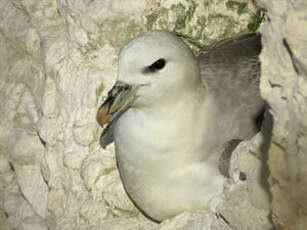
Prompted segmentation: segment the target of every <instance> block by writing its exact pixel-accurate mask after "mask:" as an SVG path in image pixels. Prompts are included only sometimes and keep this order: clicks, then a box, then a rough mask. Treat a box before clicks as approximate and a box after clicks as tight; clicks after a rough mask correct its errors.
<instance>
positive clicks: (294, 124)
mask: <svg viewBox="0 0 307 230" xmlns="http://www.w3.org/2000/svg"><path fill="white" fill-rule="evenodd" d="M274 2H275V3H274ZM274 2H273V1H272V2H271V1H265V0H259V1H258V4H259V5H260V6H261V7H263V8H265V9H266V14H267V15H268V17H269V19H270V20H268V19H267V21H266V22H265V25H264V26H263V27H262V29H261V31H262V33H263V35H264V37H263V43H264V51H263V54H262V56H261V60H262V61H263V65H262V71H263V80H262V83H261V84H262V85H261V87H262V95H263V96H264V98H266V100H267V101H268V103H269V104H270V106H271V112H272V114H273V117H274V129H273V136H272V144H271V146H270V151H269V161H268V162H269V166H270V177H271V178H272V179H271V182H272V183H271V187H270V192H271V194H272V197H273V198H271V195H270V193H269V192H268V188H269V184H268V183H267V182H263V180H265V181H266V179H267V177H268V174H265V175H263V168H265V166H264V165H266V164H265V162H266V157H265V156H263V149H262V147H261V146H262V145H263V139H265V138H266V136H267V135H266V134H258V135H257V136H255V137H254V138H253V139H252V140H251V141H249V142H244V143H240V144H239V146H238V148H237V149H236V150H235V152H234V153H233V157H232V159H231V166H230V179H229V181H228V182H227V184H226V185H225V192H224V194H223V196H222V203H221V204H220V206H219V215H215V214H213V213H211V212H210V211H203V212H198V211H197V212H193V213H183V214H181V215H179V216H177V217H175V218H174V219H171V220H167V221H165V222H163V223H161V224H159V225H158V224H156V223H153V222H151V221H150V220H148V219H146V218H145V217H143V215H142V214H141V213H140V212H139V211H138V210H137V209H136V208H135V207H134V205H133V204H132V203H131V201H130V200H129V198H128V197H127V196H126V194H125V192H124V190H123V187H122V184H121V182H120V179H119V175H118V171H117V169H116V163H115V159H114V150H113V147H112V146H110V147H109V148H107V149H106V150H103V149H101V148H100V146H99V144H98V140H99V135H100V132H101V129H100V128H99V127H98V125H97V124H96V121H95V115H96V111H97V107H98V106H99V104H100V103H101V102H102V100H103V99H104V97H105V95H106V93H107V91H108V90H109V89H110V87H111V85H112V84H113V82H114V81H115V78H116V73H117V53H118V50H119V48H120V46H121V45H122V44H123V43H124V42H125V41H126V40H128V39H130V38H132V37H133V36H135V35H137V34H139V33H141V32H143V31H147V30H151V29H165V30H170V31H174V32H176V33H179V34H184V35H188V36H189V37H191V38H193V39H194V40H195V41H198V42H199V43H201V44H204V45H206V44H210V43H212V42H213V41H216V40H219V39H222V38H225V37H229V36H232V35H234V34H237V33H243V32H248V31H253V30H255V29H257V26H258V24H259V22H260V21H261V14H260V13H259V11H257V8H255V7H254V6H253V4H252V1H248V0H240V1H239V0H237V1H232V0H223V1H220V0H213V1H211V0H210V1H207V0H205V1H203V0H192V1H186V0H180V1H171V0H140V1H135V0H127V1H121V0H105V1H99V0H94V1H93V0H83V1H81V0H66V1H64V0H58V1H55V0H42V1H35V0H1V1H0V79H1V80H0V118H1V119H0V229H35V230H36V229H116V230H118V229H211V230H214V229H219V230H220V229H222V230H223V229H224V230H230V229H247V228H248V229H269V228H270V227H271V222H270V220H269V216H270V213H271V207H272V213H273V217H274V218H273V219H274V222H275V223H276V224H279V225H280V226H283V227H285V229H299V227H300V226H304V220H305V219H304V218H303V217H304V215H305V214H306V209H304V207H306V206H304V205H305V202H306V200H307V199H306V195H305V194H307V193H306V192H305V191H304V189H305V188H306V185H305V183H306V182H305V179H304V178H305V175H306V170H305V167H304V165H305V162H306V160H305V156H306V145H307V144H306V119H304V115H305V114H306V108H307V107H306V106H307V105H306V92H307V89H306V73H307V66H306V63H307V60H306V54H307V51H306V38H307V36H306V28H307V25H306V15H307V13H306V3H304V1H303V0H301V1H299V0H298V1H290V0H288V1H287V0H283V1H278V3H277V1H274ZM279 2H280V3H279ZM193 48H195V49H196V47H193ZM264 170H267V169H266V168H265V169H264ZM271 199H272V206H271ZM251 216H252V218H251ZM293 226H295V227H293ZM292 227H293V228H292ZM301 229H303V228H301Z"/></svg>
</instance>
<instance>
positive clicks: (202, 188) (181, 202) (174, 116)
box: [97, 31, 262, 221]
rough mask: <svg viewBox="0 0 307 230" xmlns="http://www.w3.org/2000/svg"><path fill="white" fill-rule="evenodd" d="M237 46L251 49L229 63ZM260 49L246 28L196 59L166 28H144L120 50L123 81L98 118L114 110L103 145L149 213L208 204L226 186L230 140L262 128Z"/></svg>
mask: <svg viewBox="0 0 307 230" xmlns="http://www.w3.org/2000/svg"><path fill="white" fill-rule="evenodd" d="M244 36H245V37H244ZM240 42H241V43H242V44H243V46H242V44H236V43H240ZM248 42H249V43H251V44H252V45H253V46H254V47H249V46H250V45H249V44H248ZM254 43H259V45H258V44H254ZM235 45H237V46H238V45H240V46H242V47H244V45H245V46H248V49H250V50H249V51H247V54H245V53H246V52H242V51H237V52H238V53H236V54H235V55H234V54H233V55H234V57H233V59H232V60H228V61H227V59H229V57H227V55H228V56H229V55H231V54H228V53H229V52H233V51H231V49H236V47H235ZM231 46H234V47H233V48H232V47H231ZM219 47H220V48H219ZM225 48H226V49H225ZM219 49H220V51H219ZM223 49H224V51H225V52H223ZM229 49H230V51H229ZM217 51H219V52H217ZM214 52H216V53H217V54H214ZM240 52H242V55H241V56H242V57H241V56H240ZM259 52H260V37H259V35H257V34H249V35H243V36H241V37H238V38H236V39H231V40H226V41H224V42H220V43H218V44H216V45H215V46H212V47H208V48H206V49H204V50H202V51H200V53H199V54H198V57H197V58H196V57H195V56H194V54H193V53H192V52H191V51H190V49H189V48H188V47H187V46H186V45H185V44H184V43H183V42H182V41H181V40H180V39H179V38H178V37H176V36H175V35H173V34H171V33H168V32H163V31H152V32H148V33H145V34H143V35H141V36H139V37H137V38H135V39H133V40H132V41H130V42H129V43H127V44H126V45H125V46H124V47H123V48H122V49H121V51H120V55H119V73H118V79H117V81H118V83H117V84H116V85H115V86H114V88H113V89H112V91H111V92H110V93H109V98H108V99H107V100H106V102H105V103H104V104H103V105H102V106H101V108H100V110H99V112H98V115H97V120H98V121H99V122H100V124H101V125H104V124H105V123H107V122H105V121H102V120H104V119H106V118H105V117H107V116H109V117H108V119H106V120H108V122H109V121H111V124H110V125H109V128H107V129H106V130H105V131H104V133H103V135H102V140H101V142H102V145H105V144H107V143H109V142H110V141H112V137H113V140H114V142H115V151H116V159H117V163H118V168H119V171H120V175H121V179H122V182H123V184H124V187H125V189H126V191H127V193H128V195H129V196H130V197H131V199H132V200H133V201H134V203H135V204H136V205H137V206H138V207H139V208H140V209H141V210H142V211H143V212H145V213H146V214H147V215H148V216H150V217H151V218H153V219H155V220H158V221H161V220H164V219H167V218H170V217H172V216H174V215H176V214H179V213H180V212H183V211H185V210H193V209H201V208H206V207H208V206H209V205H210V201H211V200H212V199H213V198H214V197H216V196H218V195H219V194H220V193H221V192H222V189H223V182H224V179H225V177H224V176H223V175H222V174H221V173H220V171H219V168H218V161H219V158H220V154H221V152H222V150H223V147H224V145H225V143H226V142H227V141H230V140H232V139H237V138H239V139H246V138H249V137H250V136H251V135H253V134H254V133H255V131H256V130H257V129H256V126H255V125H254V121H255V119H256V118H257V116H258V115H259V113H260V111H261V109H262V100H261V98H260V96H259V91H258V84H259V62H258V57H257V56H258V54H259ZM224 54H225V56H223V55H224ZM210 55H211V57H210ZM218 55H222V56H223V57H221V59H219V57H218ZM210 58H211V60H213V59H216V60H215V63H213V64H211V63H210ZM223 58H224V59H225V60H226V61H224V60H223ZM207 59H208V60H209V61H208V60H207ZM218 60H220V61H218ZM204 61H205V63H204ZM223 62H224V63H223ZM243 62H245V63H247V64H245V65H243V64H242V63H243ZM215 65H216V66H215ZM223 65H224V67H223ZM214 68H224V69H220V70H214ZM241 69H242V70H241ZM234 70H235V71H236V72H235V73H231V72H230V71H234ZM215 71H220V72H217V73H218V74H215ZM227 72H229V73H227ZM221 73H222V74H221ZM224 73H226V74H224ZM224 75H225V76H224ZM244 75H245V76H244ZM242 79H243V80H242ZM239 91H242V92H239ZM122 92H124V93H122ZM118 95H120V96H118ZM127 95H128V96H127ZM235 100H240V101H237V103H238V104H237V103H236V102H235ZM122 101H125V102H122ZM105 140H107V141H105Z"/></svg>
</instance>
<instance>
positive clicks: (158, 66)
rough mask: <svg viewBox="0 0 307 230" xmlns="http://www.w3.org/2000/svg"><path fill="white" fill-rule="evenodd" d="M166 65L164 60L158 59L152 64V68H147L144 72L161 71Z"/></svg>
mask: <svg viewBox="0 0 307 230" xmlns="http://www.w3.org/2000/svg"><path fill="white" fill-rule="evenodd" d="M165 64H166V60H165V59H163V58H160V59H158V60H157V61H155V62H154V63H152V64H151V65H150V66H147V67H146V68H145V69H144V72H145V73H148V72H149V73H154V72H156V71H158V70H160V69H163V68H164V66H165Z"/></svg>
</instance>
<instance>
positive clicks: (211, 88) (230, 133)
mask: <svg viewBox="0 0 307 230" xmlns="http://www.w3.org/2000/svg"><path fill="white" fill-rule="evenodd" d="M260 52H261V35H260V34H259V33H249V34H244V35H239V36H236V37H233V38H230V39H226V40H223V41H220V42H218V43H216V44H214V45H212V46H209V47H206V48H204V49H202V50H201V51H200V52H199V53H198V54H197V55H196V56H197V60H198V63H199V67H200V72H201V76H202V80H203V84H204V86H205V87H206V89H207V93H208V96H209V97H211V98H213V100H214V103H215V104H216V107H217V110H218V111H217V113H216V114H218V117H216V118H215V122H216V123H215V124H214V125H215V127H216V128H217V130H216V132H217V133H219V135H221V141H222V140H223V141H228V140H231V139H243V140H244V139H248V138H250V137H251V136H252V135H253V134H255V132H257V131H258V128H257V120H258V117H259V116H260V115H261V114H262V113H263V109H264V103H263V100H262V98H261V96H260V90H259V82H260V61H259V54H260ZM223 135H224V136H223Z"/></svg>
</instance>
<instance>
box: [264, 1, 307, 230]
mask: <svg viewBox="0 0 307 230" xmlns="http://www.w3.org/2000/svg"><path fill="white" fill-rule="evenodd" d="M259 4H260V5H261V6H262V7H264V8H266V9H267V17H268V20H267V22H266V23H265V24H264V25H263V27H262V29H261V32H262V34H263V40H262V41H263V46H264V49H263V52H262V54H261V61H262V68H261V69H262V81H261V93H262V95H263V97H264V98H265V99H266V100H267V101H268V103H269V104H270V108H271V109H270V111H271V113H272V115H273V122H274V125H273V131H272V142H271V145H270V148H269V158H268V165H269V169H270V178H271V186H270V192H271V194H272V218H273V221H274V222H275V223H276V225H277V226H279V227H280V228H282V229H306V228H307V179H306V178H307V171H306V170H307V167H306V166H307V117H306V114H307V30H306V28H307V2H306V1H303V0H301V1H300V0H298V1H263V0H261V1H259Z"/></svg>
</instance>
